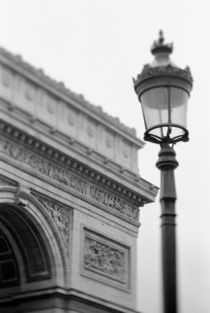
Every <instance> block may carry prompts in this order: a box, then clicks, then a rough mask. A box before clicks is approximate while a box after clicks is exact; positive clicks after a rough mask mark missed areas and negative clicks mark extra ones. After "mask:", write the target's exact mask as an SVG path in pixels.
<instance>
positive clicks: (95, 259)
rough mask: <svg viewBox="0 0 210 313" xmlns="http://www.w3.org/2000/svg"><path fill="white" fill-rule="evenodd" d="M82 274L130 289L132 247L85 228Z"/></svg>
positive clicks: (116, 286)
mask: <svg viewBox="0 0 210 313" xmlns="http://www.w3.org/2000/svg"><path fill="white" fill-rule="evenodd" d="M81 251H82V253H83V255H82V258H81V263H82V264H81V274H82V275H85V276H88V277H89V278H92V279H95V280H98V281H100V282H102V283H105V284H108V285H111V286H113V287H115V288H120V289H123V290H125V291H129V289H130V247H128V246H125V245H123V244H121V243H119V242H116V241H114V240H112V239H111V238H108V237H105V236H103V235H101V234H99V233H96V232H95V231H92V230H90V229H88V228H86V227H84V228H83V238H82V248H81Z"/></svg>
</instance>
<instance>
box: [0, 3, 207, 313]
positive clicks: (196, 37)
mask: <svg viewBox="0 0 210 313" xmlns="http://www.w3.org/2000/svg"><path fill="white" fill-rule="evenodd" d="M209 12H210V4H209V1H203V0H200V1H193V0H176V1H170V0H160V1H157V0H153V1H152V0H144V1H143V0H59V1H58V0H49V1H48V0H0V45H1V46H3V47H5V48H6V49H8V50H10V51H11V52H13V53H18V54H21V55H22V56H23V57H24V59H25V60H26V61H28V62H30V63H31V64H33V65H34V66H36V67H38V68H43V69H44V70H45V72H46V73H47V74H49V75H50V76H52V77H53V78H55V79H57V80H58V81H63V82H64V83H65V84H66V85H67V86H68V87H69V88H70V89H71V90H72V91H75V92H77V93H79V94H83V95H84V96H85V98H86V99H87V100H89V101H90V102H91V103H93V104H95V105H100V106H102V107H103V109H104V110H105V111H106V112H108V113H110V114H112V115H113V116H118V117H119V118H120V119H121V121H122V122H123V123H125V124H127V125H128V126H131V127H135V128H136V129H137V134H138V136H139V137H140V138H143V133H144V125H143V120H142V116H141V109H140V105H139V103H138V101H137V97H136V95H135V93H134V90H133V85H132V79H131V78H132V77H136V75H137V74H138V73H139V72H140V71H141V69H142V66H143V65H144V64H145V63H148V62H150V61H151V60H152V56H151V54H150V47H151V44H152V42H153V41H154V40H155V39H157V35H158V31H159V30H160V29H163V31H164V34H165V38H166V41H168V42H171V41H172V42H173V43H174V53H173V55H172V58H173V60H174V62H175V63H176V64H177V65H179V66H181V67H185V66H186V65H189V66H190V68H191V71H192V74H193V77H194V88H193V91H192V96H191V99H190V103H189V114H188V129H189V132H190V142H189V143H179V144H178V145H177V146H176V147H175V149H176V152H177V158H178V161H179V163H180V166H179V168H178V169H177V170H176V182H177V192H178V201H177V212H178V220H177V224H178V228H177V231H178V259H179V306H180V313H184V312H185V313H188V312H190V313H198V312H199V313H209V312H210V207H209V195H210V165H209V164H210V148H209V144H210V140H209V136H210V123H209V117H210V103H209V90H210V80H209V69H210V57H209V56H210V34H209V32H210V18H209ZM157 153H158V146H155V145H153V144H151V143H147V145H146V146H145V147H144V149H142V150H141V151H140V153H139V167H140V173H141V175H142V176H143V177H144V178H145V179H147V180H149V181H151V182H153V183H155V184H156V185H159V172H158V170H157V169H156V167H155V162H156V160H157ZM159 214H160V208H159V202H158V198H157V201H156V202H155V203H154V204H151V205H147V206H145V207H144V208H142V210H141V215H140V222H141V224H142V226H141V228H140V232H139V241H138V247H139V260H138V269H139V274H138V277H139V278H138V281H139V288H138V309H139V310H141V311H142V312H144V313H161V312H162V310H161V279H160V240H159V239H160V228H159V225H160V220H159Z"/></svg>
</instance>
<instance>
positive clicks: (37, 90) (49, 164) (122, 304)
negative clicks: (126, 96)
mask: <svg viewBox="0 0 210 313" xmlns="http://www.w3.org/2000/svg"><path fill="white" fill-rule="evenodd" d="M142 146H143V142H142V141H141V140H139V139H138V138H137V137H136V135H135V131H134V130H133V129H130V128H128V127H126V126H124V125H123V124H122V123H120V121H119V120H118V119H117V118H113V117H111V116H109V115H107V114H106V113H104V112H103V111H102V109H101V108H100V107H95V106H93V105H92V104H90V103H88V102H87V101H86V100H85V99H84V98H83V97H82V96H81V95H76V94H74V93H73V92H71V91H70V90H68V89H67V88H66V87H65V86H64V85H63V84H62V83H58V82H56V81H54V80H52V79H50V78H49V77H47V76H46V75H45V74H44V72H43V71H42V70H37V69H35V68H33V67H32V66H30V65H29V64H27V63H25V62H24V61H23V60H22V58H21V57H19V56H15V55H12V54H11V53H9V52H7V51H5V50H4V49H2V48H1V49H0V308H1V312H16V311H17V308H18V311H19V312H27V313H29V312H42V313H44V312H46V313H47V312H74V313H76V312H101V313H102V312H104V313H105V312H116V313H117V312H124V313H125V312H126V313H131V312H135V310H136V241H137V234H138V227H139V207H141V206H143V205H144V204H146V203H149V202H151V201H154V198H155V195H156V193H157V188H156V187H155V186H153V185H152V184H150V183H149V182H147V181H146V180H144V179H143V178H141V177H140V175H139V170H138V162H137V151H138V149H140V148H141V147H142ZM32 303H33V306H32V305H31V304H32Z"/></svg>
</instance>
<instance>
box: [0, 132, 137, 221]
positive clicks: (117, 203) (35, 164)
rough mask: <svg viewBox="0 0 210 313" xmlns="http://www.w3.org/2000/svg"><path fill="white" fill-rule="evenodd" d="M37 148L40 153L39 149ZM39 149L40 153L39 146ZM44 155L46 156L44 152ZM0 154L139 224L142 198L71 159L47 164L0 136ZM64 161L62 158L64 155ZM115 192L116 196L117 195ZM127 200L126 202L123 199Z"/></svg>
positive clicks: (45, 161)
mask: <svg viewBox="0 0 210 313" xmlns="http://www.w3.org/2000/svg"><path fill="white" fill-rule="evenodd" d="M37 148H38V149H39V150H40V146H39V147H37ZM41 150H43V149H42V147H41ZM43 152H45V154H46V150H45V149H44V151H43ZM0 153H2V154H3V155H5V156H7V157H9V158H12V159H13V160H16V161H18V162H21V163H22V165H23V166H25V167H27V168H30V169H32V170H33V171H35V172H37V173H40V174H42V175H45V176H47V177H49V178H51V179H52V180H54V181H56V182H58V183H60V184H63V185H65V186H68V187H69V188H70V189H71V190H73V191H74V192H78V193H79V194H80V195H82V196H84V197H86V198H87V199H90V200H94V201H96V202H97V203H100V204H101V205H103V206H104V207H106V208H107V209H108V210H111V212H112V213H115V214H117V215H120V216H122V217H124V218H126V219H128V220H129V221H131V222H133V223H134V224H136V223H137V222H138V214H139V209H138V207H139V206H140V205H142V204H143V200H142V198H139V196H138V197H137V196H136V194H134V193H131V192H130V191H128V190H127V189H125V188H123V187H122V186H120V185H117V184H115V183H112V182H111V181H110V180H107V179H106V178H104V177H102V176H101V175H99V174H97V175H96V173H95V172H93V171H91V170H90V169H88V168H85V167H83V166H82V165H79V164H78V163H77V162H75V161H74V162H71V161H70V160H66V163H65V165H66V166H65V167H64V166H63V165H62V166H61V165H60V164H58V163H56V162H55V161H54V160H53V161H50V160H48V159H47V158H45V157H43V156H40V155H38V154H37V153H34V152H33V151H32V150H29V149H26V148H25V147H23V146H22V145H19V144H18V143H16V142H14V141H11V140H9V139H7V138H4V137H3V136H0ZM51 153H52V150H51ZM54 156H55V153H54ZM58 158H59V155H56V158H55V159H57V160H58ZM63 158H64V159H65V157H64V156H63ZM69 168H70V169H71V171H70V170H69ZM72 171H75V172H78V173H80V175H81V174H83V177H84V178H86V179H87V180H86V179H83V178H80V176H78V175H77V174H74V173H73V172H72ZM89 179H94V181H97V182H98V184H94V183H91V182H90V181H89ZM99 183H101V184H103V185H104V187H106V188H110V189H112V190H113V191H114V192H110V191H108V190H107V189H106V188H104V187H103V186H100V184H99ZM117 193H119V196H118V195H117ZM126 197H127V198H128V200H126V199H125V198H126Z"/></svg>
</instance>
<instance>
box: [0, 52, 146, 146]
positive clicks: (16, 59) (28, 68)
mask: <svg viewBox="0 0 210 313" xmlns="http://www.w3.org/2000/svg"><path fill="white" fill-rule="evenodd" d="M0 56H2V57H3V58H6V59H7V60H8V61H9V64H8V63H7V65H10V66H11V62H12V63H13V64H14V65H15V66H16V68H15V70H18V67H20V69H19V70H20V71H21V69H24V70H25V72H24V75H26V74H27V73H30V74H32V75H33V76H34V77H36V78H37V79H38V80H39V82H43V83H45V84H47V85H48V86H50V87H52V89H53V90H56V91H58V92H59V93H61V94H62V95H65V96H67V97H68V98H69V100H75V101H76V102H77V103H78V104H80V106H81V109H82V108H83V107H85V108H87V109H88V111H91V112H92V113H94V114H95V115H97V116H98V117H100V119H101V121H103V120H105V121H107V122H108V123H109V124H112V125H113V126H115V127H117V128H118V129H119V130H121V131H123V132H124V133H127V134H128V135H129V136H131V137H132V138H133V139H135V140H136V141H138V143H139V145H140V146H142V145H143V142H142V141H141V140H139V139H138V140H137V138H136V131H135V129H134V128H130V127H127V126H126V125H124V124H123V123H121V122H120V120H119V118H117V117H112V116H110V115H109V114H107V113H106V112H104V111H103V110H102V108H101V107H100V106H95V105H93V104H92V103H90V102H88V101H87V100H86V99H85V98H84V96H83V95H80V94H76V93H74V92H72V91H71V90H70V89H68V88H67V87H66V86H65V84H64V83H63V82H57V81H56V80H54V79H52V78H50V77H49V76H48V75H46V74H45V72H44V71H43V70H42V69H36V68H35V67H33V66H32V65H30V64H29V63H27V62H25V61H24V60H23V59H22V57H21V56H20V55H15V54H12V53H10V52H9V51H7V50H6V49H4V48H2V47H0ZM2 61H3V60H2Z"/></svg>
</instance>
